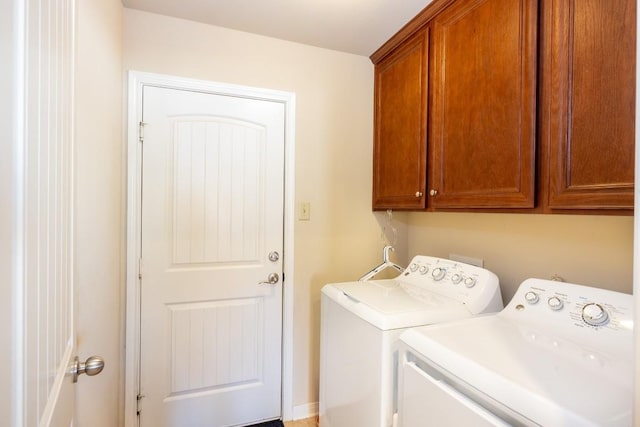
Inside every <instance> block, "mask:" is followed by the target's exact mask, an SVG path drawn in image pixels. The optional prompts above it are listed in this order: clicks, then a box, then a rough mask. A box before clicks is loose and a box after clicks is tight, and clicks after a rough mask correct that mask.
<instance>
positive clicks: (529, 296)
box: [524, 291, 540, 304]
mask: <svg viewBox="0 0 640 427" xmlns="http://www.w3.org/2000/svg"><path fill="white" fill-rule="evenodd" d="M524 299H525V300H526V301H527V302H528V303H529V304H535V303H537V302H538V301H539V300H540V298H539V297H538V294H537V293H535V292H533V291H529V292H527V293H526V294H524Z"/></svg>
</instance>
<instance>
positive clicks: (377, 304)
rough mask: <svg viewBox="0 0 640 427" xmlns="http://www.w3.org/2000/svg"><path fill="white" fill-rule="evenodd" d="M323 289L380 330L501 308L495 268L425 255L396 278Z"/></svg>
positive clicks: (440, 320)
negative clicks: (489, 268) (485, 267)
mask: <svg viewBox="0 0 640 427" xmlns="http://www.w3.org/2000/svg"><path fill="white" fill-rule="evenodd" d="M322 293H323V294H324V295H325V296H326V297H327V298H331V299H332V300H333V301H335V302H337V303H338V304H341V305H342V306H344V307H345V308H347V309H348V310H351V311H352V312H353V313H355V314H356V315H357V316H359V317H361V318H362V319H364V320H365V321H367V322H369V323H371V324H373V325H374V326H376V327H377V328H378V329H381V330H390V329H400V328H408V327H413V326H421V325H430V324H433V323H439V322H445V321H449V320H455V319H463V318H466V317H470V316H472V315H475V314H478V313H483V312H496V311H498V310H501V309H502V307H503V306H502V297H501V296H500V285H499V282H498V278H497V276H496V275H495V274H493V273H492V272H491V271H489V270H487V269H484V268H480V267H476V266H472V265H468V264H463V263H460V262H456V261H452V260H448V259H443V258H435V257H430V256H425V255H417V256H415V257H414V258H413V259H412V261H411V263H410V264H409V267H407V269H406V270H405V271H404V272H403V273H401V274H400V275H398V277H396V278H395V279H386V280H372V281H357V282H345V283H333V284H328V285H326V286H325V287H324V288H323V289H322Z"/></svg>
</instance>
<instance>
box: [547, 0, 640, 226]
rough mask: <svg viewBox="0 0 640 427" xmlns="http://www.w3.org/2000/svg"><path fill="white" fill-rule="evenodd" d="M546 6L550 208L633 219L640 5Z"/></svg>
mask: <svg viewBox="0 0 640 427" xmlns="http://www.w3.org/2000/svg"><path fill="white" fill-rule="evenodd" d="M543 6H544V7H543V14H542V16H543V17H544V19H543V27H542V29H543V39H542V40H543V44H542V50H541V52H542V58H543V64H544V68H543V73H542V92H541V93H542V96H541V100H542V103H543V104H542V114H541V121H540V123H541V138H540V139H541V144H542V147H541V149H542V150H541V153H542V157H543V168H542V170H543V180H544V182H543V185H544V187H543V190H547V192H546V194H545V193H544V192H543V201H544V203H545V208H546V209H547V211H551V212H553V211H555V210H563V209H588V210H594V209H596V210H611V209H629V212H628V213H632V210H631V209H633V194H634V184H633V183H634V152H635V79H636V71H635V67H636V1H635V0H615V1H610V0H547V1H544V3H543Z"/></svg>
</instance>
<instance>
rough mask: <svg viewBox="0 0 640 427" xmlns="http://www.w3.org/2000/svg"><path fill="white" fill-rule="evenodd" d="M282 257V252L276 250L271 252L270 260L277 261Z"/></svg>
mask: <svg viewBox="0 0 640 427" xmlns="http://www.w3.org/2000/svg"><path fill="white" fill-rule="evenodd" d="M279 259H280V254H279V253H278V252H276V251H273V252H269V261H271V262H276V261H278V260H279Z"/></svg>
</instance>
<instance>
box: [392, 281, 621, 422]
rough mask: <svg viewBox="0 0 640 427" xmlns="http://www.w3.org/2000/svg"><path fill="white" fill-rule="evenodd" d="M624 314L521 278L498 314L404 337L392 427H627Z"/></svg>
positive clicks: (591, 294)
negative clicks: (394, 426)
mask: <svg viewBox="0 0 640 427" xmlns="http://www.w3.org/2000/svg"><path fill="white" fill-rule="evenodd" d="M632 307H633V297H632V296H631V295H628V294H623V293H618V292H612V291H607V290H603V289H595V288H590V287H586V286H580V285H575V284H568V283H560V282H552V281H548V280H538V279H528V280H526V281H524V282H523V283H522V284H521V285H520V287H519V288H518V291H517V292H516V294H515V296H514V297H513V300H512V301H511V302H510V303H509V305H508V306H507V307H506V308H505V309H504V310H502V311H501V312H500V313H498V314H494V315H489V316H485V317H481V318H474V319H468V320H462V321H459V322H454V323H450V324H448V325H434V326H431V327H426V328H417V329H414V330H411V331H407V332H406V333H404V334H403V335H402V337H401V342H400V347H401V349H400V360H401V364H400V370H399V372H400V374H399V396H398V400H399V401H398V411H399V421H398V423H399V426H401V427H418V426H419V427H424V426H462V427H464V426H473V427H476V426H507V425H517V426H571V427H580V426H593V427H595V426H610V427H613V426H616V427H617V426H631V425H632V397H633V372H634V370H633V331H632V328H633V314H632Z"/></svg>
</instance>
